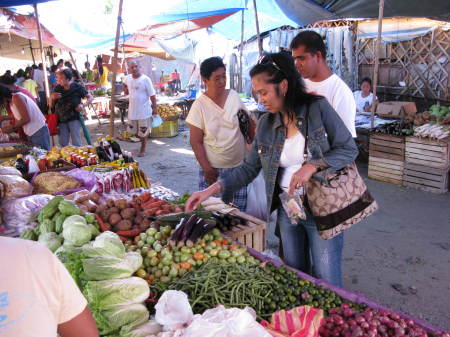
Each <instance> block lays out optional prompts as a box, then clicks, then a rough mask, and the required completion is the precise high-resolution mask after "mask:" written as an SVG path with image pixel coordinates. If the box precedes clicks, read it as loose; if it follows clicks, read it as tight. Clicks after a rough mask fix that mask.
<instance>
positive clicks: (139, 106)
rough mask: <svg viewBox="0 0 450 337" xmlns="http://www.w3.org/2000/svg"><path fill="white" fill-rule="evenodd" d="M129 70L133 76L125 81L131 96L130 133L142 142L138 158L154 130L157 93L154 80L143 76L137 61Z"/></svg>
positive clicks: (126, 90) (125, 88)
mask: <svg viewBox="0 0 450 337" xmlns="http://www.w3.org/2000/svg"><path fill="white" fill-rule="evenodd" d="M129 69H130V71H131V74H129V75H127V76H126V77H125V78H124V80H123V82H124V85H125V86H124V91H125V94H126V95H129V106H128V131H129V132H130V133H132V134H134V135H136V136H137V137H139V139H140V140H141V149H140V151H139V153H138V157H143V156H145V146H146V144H147V138H148V136H149V134H150V132H151V130H152V116H153V115H154V114H156V92H155V88H154V87H153V83H152V80H151V79H150V78H149V77H148V76H147V75H144V74H141V70H140V67H139V64H138V62H137V61H136V60H131V61H130V62H129ZM150 101H151V104H150Z"/></svg>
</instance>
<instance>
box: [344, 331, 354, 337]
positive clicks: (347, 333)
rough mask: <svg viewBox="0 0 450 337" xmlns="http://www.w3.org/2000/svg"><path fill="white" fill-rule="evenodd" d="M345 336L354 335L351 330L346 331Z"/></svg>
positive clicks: (350, 336)
mask: <svg viewBox="0 0 450 337" xmlns="http://www.w3.org/2000/svg"><path fill="white" fill-rule="evenodd" d="M344 337H352V333H351V332H350V331H346V332H344Z"/></svg>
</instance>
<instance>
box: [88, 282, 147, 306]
mask: <svg viewBox="0 0 450 337" xmlns="http://www.w3.org/2000/svg"><path fill="white" fill-rule="evenodd" d="M83 294H84V296H85V297H86V299H87V300H88V302H89V307H90V308H91V309H96V310H108V309H113V308H115V307H116V306H118V305H130V304H136V303H142V302H144V301H145V300H146V299H147V298H148V296H149V295H150V289H149V287H148V284H147V282H146V281H145V280H143V279H141V278H140V277H129V278H125V279H117V280H106V281H89V282H86V287H85V288H84V291H83Z"/></svg>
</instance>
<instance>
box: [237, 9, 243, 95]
mask: <svg viewBox="0 0 450 337" xmlns="http://www.w3.org/2000/svg"><path fill="white" fill-rule="evenodd" d="M243 52H244V10H242V20H241V48H240V50H239V82H238V90H239V92H242V86H243V83H242V69H243V65H242V53H243Z"/></svg>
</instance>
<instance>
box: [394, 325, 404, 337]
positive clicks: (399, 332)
mask: <svg viewBox="0 0 450 337" xmlns="http://www.w3.org/2000/svg"><path fill="white" fill-rule="evenodd" d="M404 334H405V329H404V328H402V327H401V326H399V327H397V328H395V335H396V336H401V335H404Z"/></svg>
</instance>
